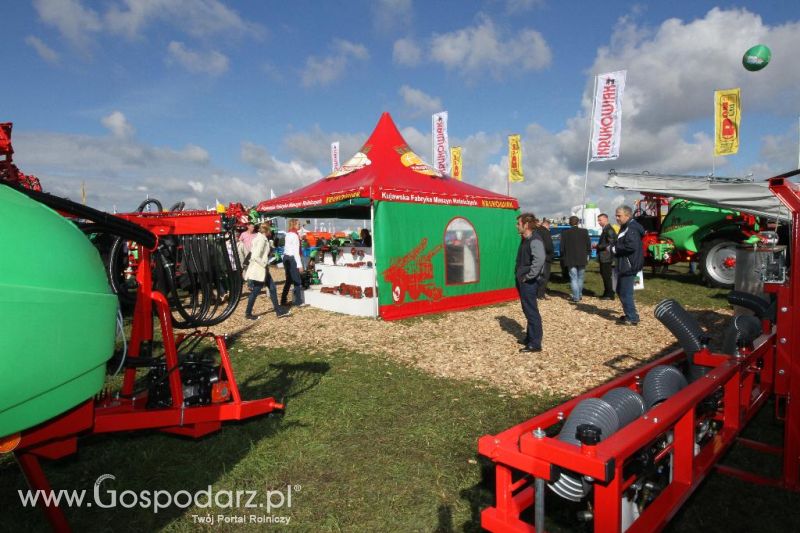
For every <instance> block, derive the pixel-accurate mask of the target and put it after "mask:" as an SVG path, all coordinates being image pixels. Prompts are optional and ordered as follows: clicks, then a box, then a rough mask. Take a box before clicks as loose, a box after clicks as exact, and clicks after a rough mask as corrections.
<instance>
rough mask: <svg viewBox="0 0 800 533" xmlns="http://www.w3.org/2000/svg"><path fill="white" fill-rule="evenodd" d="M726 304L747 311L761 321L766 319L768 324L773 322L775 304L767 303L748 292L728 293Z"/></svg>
mask: <svg viewBox="0 0 800 533" xmlns="http://www.w3.org/2000/svg"><path fill="white" fill-rule="evenodd" d="M728 303H730V304H731V305H738V306H739V307H744V308H745V309H749V310H750V311H752V312H753V313H755V315H756V316H757V317H758V318H760V319H762V320H764V319H766V320H769V321H770V322H775V314H776V309H775V308H776V305H775V302H768V301H766V300H764V298H761V297H760V296H756V295H755V294H750V293H749V292H743V291H731V292H729V293H728Z"/></svg>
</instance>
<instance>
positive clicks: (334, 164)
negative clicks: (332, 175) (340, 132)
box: [331, 141, 341, 172]
mask: <svg viewBox="0 0 800 533" xmlns="http://www.w3.org/2000/svg"><path fill="white" fill-rule="evenodd" d="M340 166H341V165H340V164H339V141H336V142H335V143H331V172H336V171H337V170H338V169H339V167H340Z"/></svg>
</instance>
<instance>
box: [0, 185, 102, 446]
mask: <svg viewBox="0 0 800 533" xmlns="http://www.w3.org/2000/svg"><path fill="white" fill-rule="evenodd" d="M0 206H2V208H0V243H2V252H0V339H2V342H0V437H3V436H6V435H10V434H13V433H16V432H18V431H22V430H24V429H27V428H30V427H33V426H35V425H37V424H40V423H42V422H44V421H46V420H49V419H50V418H53V417H54V416H57V415H59V414H61V413H64V412H65V411H68V410H69V409H71V408H73V407H75V406H77V405H78V404H80V403H81V402H83V401H85V400H87V399H89V398H91V397H92V396H94V395H95V394H96V393H97V392H98V391H99V390H100V389H101V388H102V386H103V382H104V379H105V365H106V361H107V360H108V359H109V358H110V357H111V355H112V354H113V350H114V341H115V325H116V309H117V299H116V297H115V296H114V295H113V294H112V293H111V290H110V289H109V287H108V281H107V278H106V275H105V270H104V268H103V264H102V262H101V260H100V256H99V254H98V252H97V250H96V249H95V248H94V247H93V246H92V245H91V243H90V242H89V240H88V239H87V238H86V237H85V236H84V235H83V233H82V232H81V231H80V230H79V229H78V228H77V227H76V226H75V225H74V224H73V223H71V222H70V221H68V220H67V219H65V218H64V217H62V216H61V215H59V214H58V213H56V212H55V211H53V210H52V209H50V208H49V207H46V206H44V205H42V204H40V203H38V202H35V201H33V200H31V199H30V198H28V197H27V196H25V195H23V194H21V193H19V192H17V191H15V190H13V189H10V188H8V187H5V186H2V185H0Z"/></svg>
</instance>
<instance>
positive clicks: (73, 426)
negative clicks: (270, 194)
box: [14, 211, 284, 531]
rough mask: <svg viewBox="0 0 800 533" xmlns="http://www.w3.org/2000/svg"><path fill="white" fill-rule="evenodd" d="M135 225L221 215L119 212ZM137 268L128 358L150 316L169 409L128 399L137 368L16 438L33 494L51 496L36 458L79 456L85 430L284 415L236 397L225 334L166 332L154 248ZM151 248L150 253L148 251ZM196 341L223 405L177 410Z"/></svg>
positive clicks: (167, 225) (170, 227)
mask: <svg viewBox="0 0 800 533" xmlns="http://www.w3.org/2000/svg"><path fill="white" fill-rule="evenodd" d="M118 216H120V217H121V218H124V219H126V220H130V221H133V222H135V223H137V224H139V225H141V226H143V227H145V228H147V229H149V230H150V231H152V232H153V233H154V234H155V235H156V236H162V235H191V234H217V233H220V232H221V231H222V220H221V217H220V215H219V214H216V213H208V212H205V211H184V212H178V213H129V214H122V215H118ZM137 246H138V250H139V263H138V264H139V268H137V271H136V278H137V282H138V288H137V298H136V307H135V309H134V316H133V325H132V330H131V341H130V343H129V351H128V357H130V358H137V357H139V356H140V355H141V348H142V343H145V342H149V341H152V340H153V333H154V328H153V311H154V310H155V313H156V316H157V318H158V322H159V325H160V327H161V337H162V342H163V345H164V353H165V360H166V367H167V369H173V368H174V369H175V370H174V371H171V372H170V373H169V378H168V379H169V387H170V393H171V395H172V407H168V408H162V409H147V408H146V403H147V398H146V394H145V395H141V396H139V397H132V394H133V392H134V384H135V381H136V369H135V368H130V367H129V368H127V369H126V370H125V374H124V380H123V385H122V389H121V395H120V397H109V396H103V397H99V398H97V399H91V400H87V401H86V402H84V403H82V404H80V405H79V406H77V407H75V408H73V409H72V410H70V411H68V412H66V413H64V414H62V415H60V416H58V417H56V418H54V419H51V420H49V421H47V422H45V423H43V424H40V425H39V426H36V427H34V428H31V429H28V430H26V431H24V432H23V433H22V434H21V435H20V437H21V438H20V441H19V443H18V444H17V446H16V448H15V450H14V454H15V456H16V457H17V460H18V462H19V465H20V468H21V469H22V471H23V473H24V475H25V477H26V479H27V481H28V484H29V485H30V486H31V488H32V489H34V490H44V491H49V490H50V485H49V483H48V482H47V478H46V476H45V474H44V472H43V471H42V468H41V465H40V464H39V458H42V457H43V458H47V459H58V458H61V457H64V456H66V455H70V454H72V453H75V452H76V451H77V441H78V436H79V435H82V434H87V433H93V434H96V433H109V432H114V431H130V430H137V429H158V430H160V431H164V432H168V433H174V434H179V435H184V436H189V437H194V438H198V437H201V436H203V435H207V434H209V433H212V432H214V431H217V430H219V429H220V427H221V425H222V422H223V421H228V420H243V419H246V418H251V417H254V416H259V415H263V414H267V413H270V412H273V411H276V410H282V409H283V407H284V406H283V405H282V404H281V403H279V402H277V401H276V400H275V399H274V398H272V397H269V398H261V399H258V400H249V401H245V400H242V398H241V395H240V393H239V388H238V386H237V384H236V379H235V376H234V373H233V366H232V365H231V361H230V356H229V354H228V349H227V346H226V344H225V339H224V337H221V336H219V335H214V334H212V333H208V332H201V331H195V332H192V333H189V334H188V335H183V334H181V335H178V336H177V338H176V335H175V333H174V331H173V328H172V313H171V311H170V308H169V304H168V302H167V299H166V297H165V296H164V295H163V294H162V293H160V292H158V291H154V290H152V287H153V283H152V272H151V270H150V268H148V267H149V265H150V264H151V259H152V257H151V254H152V250H149V249H147V248H145V247H144V246H141V245H137ZM154 249H155V248H154ZM189 336H193V337H196V336H200V337H208V338H210V339H213V341H214V342H215V344H216V346H217V349H218V350H219V354H220V376H219V377H220V382H222V383H225V384H226V385H227V388H228V389H229V391H230V395H229V397H228V396H226V398H228V399H227V400H226V401H222V402H219V403H212V404H210V405H203V406H188V407H184V406H183V386H182V380H181V375H180V368H179V360H178V349H177V348H178V345H179V344H180V343H181V341H183V340H184V339H185V338H186V337H189ZM38 501H39V502H40V507H41V508H42V509H43V511H44V512H45V515H46V517H47V519H48V521H49V522H50V525H51V527H52V528H53V529H54V530H55V531H69V526H68V523H67V521H66V518H65V516H64V513H63V512H62V511H61V509H59V508H58V507H56V506H49V507H45V506H44V504H43V503H41V502H43V501H44V500H43V499H39V500H38Z"/></svg>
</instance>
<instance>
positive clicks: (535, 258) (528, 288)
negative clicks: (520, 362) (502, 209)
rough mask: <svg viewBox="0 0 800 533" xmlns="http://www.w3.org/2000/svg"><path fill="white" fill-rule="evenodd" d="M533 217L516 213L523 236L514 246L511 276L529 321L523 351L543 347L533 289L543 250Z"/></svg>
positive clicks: (536, 283)
mask: <svg viewBox="0 0 800 533" xmlns="http://www.w3.org/2000/svg"><path fill="white" fill-rule="evenodd" d="M536 225H537V224H536V217H534V216H533V214H531V213H523V214H521V215H520V216H518V217H517V231H519V234H520V236H521V237H522V240H521V242H520V243H519V249H518V250H517V261H516V264H515V266H514V277H515V279H516V282H517V291H519V299H520V303H521V304H522V312H523V313H524V314H525V319H526V320H527V321H528V325H527V328H526V331H525V347H524V348H522V349H521V350H520V352H523V353H532V352H541V351H542V316H541V315H540V314H539V306H538V302H537V301H536V293H537V291H538V290H539V283H541V280H542V271H543V270H544V262H545V252H544V244H543V243H542V239H541V237H540V236H539V235H538V234H537V233H536V231H535V230H536Z"/></svg>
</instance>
